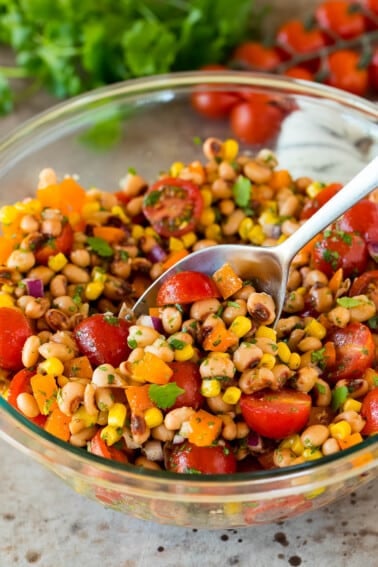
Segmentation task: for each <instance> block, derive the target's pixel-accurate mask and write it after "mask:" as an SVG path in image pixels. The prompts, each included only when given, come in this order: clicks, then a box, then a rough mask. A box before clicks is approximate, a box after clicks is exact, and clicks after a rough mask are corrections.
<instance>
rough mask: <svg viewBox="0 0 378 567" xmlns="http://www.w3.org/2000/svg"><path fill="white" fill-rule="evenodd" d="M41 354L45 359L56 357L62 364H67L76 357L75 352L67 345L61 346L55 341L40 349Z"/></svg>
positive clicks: (43, 345)
mask: <svg viewBox="0 0 378 567" xmlns="http://www.w3.org/2000/svg"><path fill="white" fill-rule="evenodd" d="M38 351H39V354H40V355H41V356H43V358H50V357H55V358H59V360H61V361H62V362H67V361H68V360H71V359H72V358H74V356H75V351H73V350H72V348H70V347H69V346H67V345H65V344H59V343H56V342H54V341H49V342H47V343H44V344H42V345H41V346H40V347H39V349H38Z"/></svg>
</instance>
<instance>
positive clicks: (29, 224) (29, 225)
mask: <svg viewBox="0 0 378 567" xmlns="http://www.w3.org/2000/svg"><path fill="white" fill-rule="evenodd" d="M20 228H21V230H22V232H26V233H27V234H31V233H32V232H37V231H38V230H39V222H38V221H37V219H36V218H35V217H33V215H23V217H22V218H21V220H20Z"/></svg>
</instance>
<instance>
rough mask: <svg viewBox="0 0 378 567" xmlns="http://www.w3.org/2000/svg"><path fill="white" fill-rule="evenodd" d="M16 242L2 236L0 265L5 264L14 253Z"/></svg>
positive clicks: (0, 238)
mask: <svg viewBox="0 0 378 567" xmlns="http://www.w3.org/2000/svg"><path fill="white" fill-rule="evenodd" d="M14 244H15V243H14V242H12V240H10V239H9V238H6V237H5V236H0V264H5V263H6V261H7V260H8V257H9V256H10V254H11V253H12V252H13V249H14Z"/></svg>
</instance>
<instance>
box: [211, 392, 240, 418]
mask: <svg viewBox="0 0 378 567" xmlns="http://www.w3.org/2000/svg"><path fill="white" fill-rule="evenodd" d="M206 403H207V405H208V406H209V408H210V410H211V411H212V412H213V413H215V414H217V413H228V412H231V411H233V410H234V409H235V408H234V406H232V405H231V404H227V403H226V402H224V401H223V400H222V394H219V395H218V396H214V397H212V398H206Z"/></svg>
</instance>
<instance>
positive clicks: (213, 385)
mask: <svg viewBox="0 0 378 567" xmlns="http://www.w3.org/2000/svg"><path fill="white" fill-rule="evenodd" d="M220 391H221V385H220V382H219V380H216V379H215V378H210V379H205V380H202V384H201V394H202V395H203V396H205V398H214V397H215V396H219V394H220Z"/></svg>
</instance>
